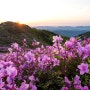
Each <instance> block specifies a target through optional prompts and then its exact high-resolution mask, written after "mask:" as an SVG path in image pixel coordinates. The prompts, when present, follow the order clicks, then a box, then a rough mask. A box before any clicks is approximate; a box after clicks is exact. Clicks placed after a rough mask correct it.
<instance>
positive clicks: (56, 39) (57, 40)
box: [53, 36, 63, 43]
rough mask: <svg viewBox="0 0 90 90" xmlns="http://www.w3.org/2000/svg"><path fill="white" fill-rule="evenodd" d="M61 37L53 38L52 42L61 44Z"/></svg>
mask: <svg viewBox="0 0 90 90" xmlns="http://www.w3.org/2000/svg"><path fill="white" fill-rule="evenodd" d="M62 40H63V39H62V37H61V36H53V42H54V43H55V42H58V43H61V42H62Z"/></svg>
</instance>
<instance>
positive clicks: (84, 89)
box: [81, 86, 89, 90]
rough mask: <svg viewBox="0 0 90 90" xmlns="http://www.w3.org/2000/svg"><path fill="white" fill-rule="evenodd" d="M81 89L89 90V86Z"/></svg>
mask: <svg viewBox="0 0 90 90" xmlns="http://www.w3.org/2000/svg"><path fill="white" fill-rule="evenodd" d="M81 90H89V88H88V86H84V87H82V89H81Z"/></svg>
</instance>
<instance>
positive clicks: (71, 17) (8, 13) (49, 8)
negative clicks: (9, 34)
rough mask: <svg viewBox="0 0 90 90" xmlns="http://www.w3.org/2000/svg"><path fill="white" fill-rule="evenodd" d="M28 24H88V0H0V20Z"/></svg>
mask: <svg viewBox="0 0 90 90" xmlns="http://www.w3.org/2000/svg"><path fill="white" fill-rule="evenodd" d="M4 21H14V22H19V23H23V24H28V25H30V26H89V25H90V0H0V22H4Z"/></svg>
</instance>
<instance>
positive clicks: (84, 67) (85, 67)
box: [78, 63, 89, 75]
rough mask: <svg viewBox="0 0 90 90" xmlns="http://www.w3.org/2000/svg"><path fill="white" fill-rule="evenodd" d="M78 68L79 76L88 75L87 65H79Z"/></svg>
mask: <svg viewBox="0 0 90 90" xmlns="http://www.w3.org/2000/svg"><path fill="white" fill-rule="evenodd" d="M78 68H79V69H80V74H81V75H83V74H84V73H88V72H89V69H88V64H85V63H81V65H78Z"/></svg>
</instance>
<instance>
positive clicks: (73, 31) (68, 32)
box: [35, 26, 90, 37]
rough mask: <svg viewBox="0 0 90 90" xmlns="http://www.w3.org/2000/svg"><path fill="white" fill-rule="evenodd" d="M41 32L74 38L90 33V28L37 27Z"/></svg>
mask: <svg viewBox="0 0 90 90" xmlns="http://www.w3.org/2000/svg"><path fill="white" fill-rule="evenodd" d="M35 28H37V29H40V30H49V31H52V32H54V33H56V34H60V35H64V36H68V37H73V36H78V35H80V34H83V33H86V32H90V26H75V27H72V26H58V27H54V26H37V27H35Z"/></svg>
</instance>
